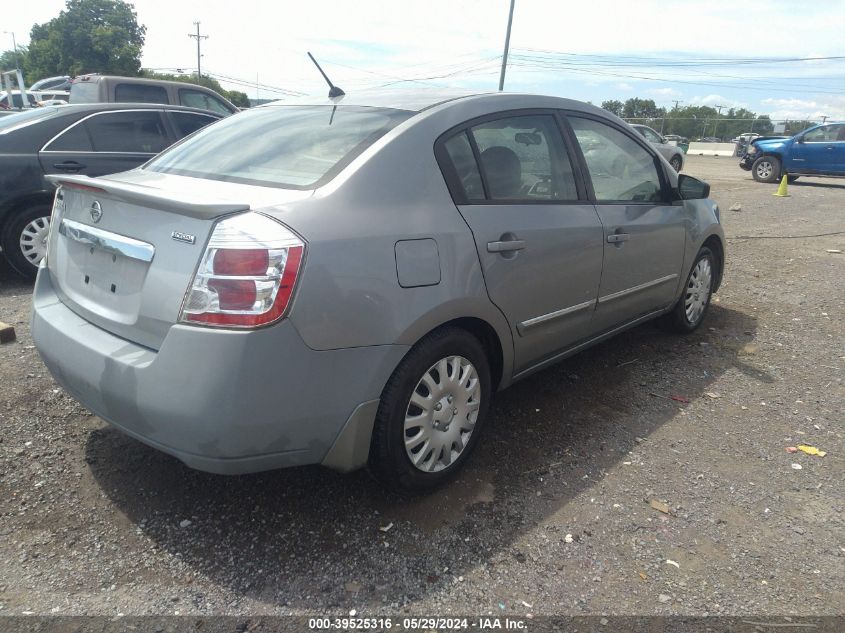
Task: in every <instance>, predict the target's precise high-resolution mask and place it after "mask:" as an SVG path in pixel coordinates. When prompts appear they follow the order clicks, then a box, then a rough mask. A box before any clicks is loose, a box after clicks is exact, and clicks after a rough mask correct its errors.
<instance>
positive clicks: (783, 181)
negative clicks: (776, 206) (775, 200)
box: [772, 174, 789, 198]
mask: <svg viewBox="0 0 845 633" xmlns="http://www.w3.org/2000/svg"><path fill="white" fill-rule="evenodd" d="M786 181H787V175H786V174H784V175H783V178H781V181H780V185H779V186H778V190H777V191H776V192H775V193H773V194H772V195H773V196H780V197H781V198H788V197H789V194H788V193H787V192H786Z"/></svg>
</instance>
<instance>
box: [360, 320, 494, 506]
mask: <svg viewBox="0 0 845 633" xmlns="http://www.w3.org/2000/svg"><path fill="white" fill-rule="evenodd" d="M491 393H492V388H491V377H490V365H489V362H488V360H487V355H486V353H485V351H484V347H483V346H482V345H481V343H480V342H479V341H478V339H476V338H475V337H474V336H472V335H471V334H470V333H468V332H466V331H465V330H462V329H460V328H455V327H446V328H442V329H440V330H436V331H434V332H432V333H431V334H429V335H427V336H426V337H425V338H423V339H422V340H421V341H420V342H419V343H417V345H415V346H414V347H413V349H411V351H410V352H408V354H407V356H406V357H405V358H404V359H403V360H402V362H401V363H400V364H399V366H398V367H397V368H396V371H394V372H393V375H392V376H391V377H390V380H389V381H388V382H387V385H386V386H385V388H384V391H383V392H382V397H381V403H380V404H379V409H378V413H377V414H376V420H375V427H374V429H373V438H372V443H371V445H370V457H369V467H370V470H371V471H372V472H373V473H374V474H375V475H376V476H377V477H378V478H379V479H380V480H381V481H382V482H383V483H384V484H385V485H386V486H388V487H390V488H394V489H399V490H405V491H411V492H422V491H425V490H430V489H432V488H434V487H436V486H439V485H440V484H442V483H445V482H446V481H448V480H449V479H451V478H452V477H454V476H455V474H456V473H457V472H458V470H460V468H461V467H462V466H463V464H464V463H465V462H466V460H467V458H468V456H469V454H470V453H471V451H472V449H473V448H474V447H475V445H476V443H477V442H478V437H479V435H480V432H481V428H482V426H483V424H484V419H485V417H486V415H487V410H488V408H489V404H490V396H491Z"/></svg>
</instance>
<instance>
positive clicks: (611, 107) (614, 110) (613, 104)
mask: <svg viewBox="0 0 845 633" xmlns="http://www.w3.org/2000/svg"><path fill="white" fill-rule="evenodd" d="M601 107H602V108H604V109H605V110H607V111H608V112H610V113H611V114H615V115H616V116H622V108H623V107H624V105H623V104H622V102H621V101H617V100H616V99H610V100H609V101H602V102H601Z"/></svg>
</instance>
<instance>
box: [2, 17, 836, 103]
mask: <svg viewBox="0 0 845 633" xmlns="http://www.w3.org/2000/svg"><path fill="white" fill-rule="evenodd" d="M133 4H134V6H135V9H136V11H137V14H138V21H139V22H140V23H141V24H143V25H145V26H146V28H147V33H146V43H145V46H144V52H143V57H142V65H143V66H144V67H145V68H151V69H162V70H167V71H170V72H172V71H173V70H175V69H181V70H183V71H186V72H192V71H195V70H196V43H195V40H194V39H191V38H189V37H188V33H189V32H194V31H195V28H196V27H195V26H194V24H193V23H194V22H195V21H199V22H200V23H201V30H202V33H203V34H207V35H208V36H209V38H208V39H206V40H203V42H202V53H203V57H202V70H203V73H204V74H205V73H209V74H211V75H212V76H214V77H215V78H217V79H218V80H220V81H221V84H222V85H223V86H224V87H225V88H228V89H239V90H242V91H244V92H246V93H247V94H248V95H249V96H250V97H252V98H256V97H258V98H263V99H267V98H276V97H284V96H285V95H286V94H288V93H309V94H313V93H321V92H325V91H326V86H325V84H324V83H323V80H322V78H321V77H320V75H319V74H318V73H317V71H316V69H315V68H314V67H313V65H312V64H311V62H310V61H309V60H308V58H307V56H306V51H311V52H312V53H313V54H314V56H315V57H316V58H317V60H318V61H319V62H320V63H321V64H322V66H323V68H324V70H325V71H326V72H327V74H328V75H329V76H330V77H331V79H332V81H333V82H334V83H335V84H337V85H339V86H341V87H342V88H343V89H344V90H345V91H346V92H347V93H350V92H353V91H356V90H364V89H370V88H380V87H384V86H390V87H391V88H409V89H425V88H458V89H472V90H496V89H497V88H498V80H499V71H500V64H501V56H502V49H503V45H504V38H505V30H506V26H507V17H508V8H509V0H423V1H418V0H398V1H397V0H392V1H387V2H385V1H380V0H310V1H308V0H304V1H302V0H300V1H296V2H292V1H290V0H281V1H279V0H276V1H275V2H270V1H269V0H261V1H259V0H236V1H235V0H225V1H222V0H171V1H170V2H163V1H162V0H135V2H134V3H133ZM62 8H64V1H63V0H28V1H27V2H8V3H6V6H5V7H4V9H3V12H2V17H0V50H3V49H7V48H11V44H12V42H11V35H9V34H8V33H7V32H9V31H11V32H14V34H15V37H16V39H17V41H18V43H20V44H26V43H27V42H28V40H29V32H30V29H31V28H32V25H33V24H34V23H41V22H46V21H48V20H50V19H51V18H53V17H55V16H56V15H58V13H59V12H60V11H61V10H62ZM843 34H845V0H826V1H825V2H794V1H793V0H789V1H782V0H769V1H768V2H765V3H764V4H763V5H757V6H756V9H754V10H752V8H751V6H750V5H748V4H745V3H740V2H736V1H735V0H730V1H724V0H706V1H701V0H699V1H690V0H675V1H674V2H668V0H628V1H610V0H590V1H589V2H583V1H572V0H570V1H562V0H516V4H515V11H514V18H513V29H512V34H511V42H510V58H509V64H508V69H507V75H506V80H505V90H509V91H515V92H534V93H542V94H551V95H558V96H565V97H569V98H573V99H579V100H582V101H592V102H593V103H596V104H600V103H601V102H602V101H604V100H607V99H618V100H620V101H624V100H626V99H628V98H631V97H640V98H645V99H653V100H654V101H655V102H656V103H657V105H659V106H666V107H672V105H673V103H674V101H676V100H677V101H679V102H680V104H681V105H712V106H716V105H722V106H725V107H726V108H730V107H745V108H748V109H750V110H752V111H755V112H758V113H760V114H769V115H770V116H771V117H772V118H773V119H784V118H793V119H798V118H800V119H804V118H809V119H819V118H821V117H822V116H826V117H828V119H838V120H845V57H843V58H841V59H829V60H823V59H808V58H822V57H835V56H845V48H843V46H842V42H843V40H845V36H843ZM761 58H763V59H762V60H761ZM772 58H779V59H798V60H803V61H778V62H772V61H770V60H771V59H772ZM256 84H259V85H256Z"/></svg>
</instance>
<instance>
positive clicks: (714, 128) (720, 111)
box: [713, 105, 727, 136]
mask: <svg viewBox="0 0 845 633" xmlns="http://www.w3.org/2000/svg"><path fill="white" fill-rule="evenodd" d="M713 107H714V108H716V110H717V112H718V114H719V116H722V108H725V107H727V106H723V105H714V106H713ZM718 127H719V119H718V118H717V119H716V121H715V122H714V123H713V136H716V128H718Z"/></svg>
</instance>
